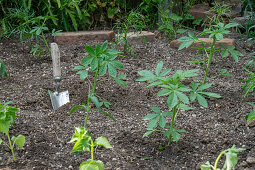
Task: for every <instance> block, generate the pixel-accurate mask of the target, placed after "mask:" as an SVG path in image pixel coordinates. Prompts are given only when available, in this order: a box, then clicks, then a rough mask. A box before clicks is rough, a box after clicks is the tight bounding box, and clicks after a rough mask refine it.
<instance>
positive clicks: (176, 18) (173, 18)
mask: <svg viewBox="0 0 255 170" xmlns="http://www.w3.org/2000/svg"><path fill="white" fill-rule="evenodd" d="M169 17H170V18H171V19H172V20H174V21H181V20H182V17H180V16H178V15H177V14H175V13H172V14H170V15H169Z"/></svg>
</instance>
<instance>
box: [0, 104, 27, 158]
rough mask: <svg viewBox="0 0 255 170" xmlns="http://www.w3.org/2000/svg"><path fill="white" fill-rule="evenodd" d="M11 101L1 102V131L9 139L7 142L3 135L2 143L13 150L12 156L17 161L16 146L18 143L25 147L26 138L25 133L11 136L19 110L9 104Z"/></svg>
mask: <svg viewBox="0 0 255 170" xmlns="http://www.w3.org/2000/svg"><path fill="white" fill-rule="evenodd" d="M10 103H11V102H7V103H0V132H2V133H3V134H4V135H5V136H6V137H7V139H8V142H5V141H4V140H3V138H2V137H1V138H0V144H4V145H6V146H7V147H8V148H9V149H10V150H11V153H12V158H13V160H14V161H15V160H16V159H15V154H14V146H15V145H17V146H18V147H19V148H23V146H24V144H25V142H26V139H25V136H23V135H18V136H17V137H15V136H13V137H12V138H10V134H9V130H10V127H11V125H13V123H14V121H15V119H16V111H18V110H19V109H17V108H15V107H11V106H7V105H8V104H10ZM14 144H15V145H14Z"/></svg>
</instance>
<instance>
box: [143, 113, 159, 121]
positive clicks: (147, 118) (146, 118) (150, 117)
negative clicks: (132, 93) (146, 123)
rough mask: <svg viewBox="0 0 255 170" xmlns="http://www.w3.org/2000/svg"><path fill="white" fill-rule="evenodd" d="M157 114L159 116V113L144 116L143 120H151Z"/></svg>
mask: <svg viewBox="0 0 255 170" xmlns="http://www.w3.org/2000/svg"><path fill="white" fill-rule="evenodd" d="M157 116H158V114H149V115H146V116H144V117H143V119H142V120H151V119H153V118H155V117H157Z"/></svg>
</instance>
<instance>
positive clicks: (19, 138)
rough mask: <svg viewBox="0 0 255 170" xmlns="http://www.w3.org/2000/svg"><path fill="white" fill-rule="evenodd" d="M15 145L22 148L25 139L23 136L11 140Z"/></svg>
mask: <svg viewBox="0 0 255 170" xmlns="http://www.w3.org/2000/svg"><path fill="white" fill-rule="evenodd" d="M11 140H12V141H13V142H14V143H15V144H16V145H18V147H19V148H23V146H24V144H25V142H26V138H25V136H23V135H19V136H17V137H15V136H13V137H12V139H11Z"/></svg>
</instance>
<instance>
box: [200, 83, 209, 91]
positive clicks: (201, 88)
mask: <svg viewBox="0 0 255 170" xmlns="http://www.w3.org/2000/svg"><path fill="white" fill-rule="evenodd" d="M211 86H212V84H210V83H208V84H202V85H201V86H199V87H198V89H197V91H203V90H205V89H208V88H210V87H211Z"/></svg>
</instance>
